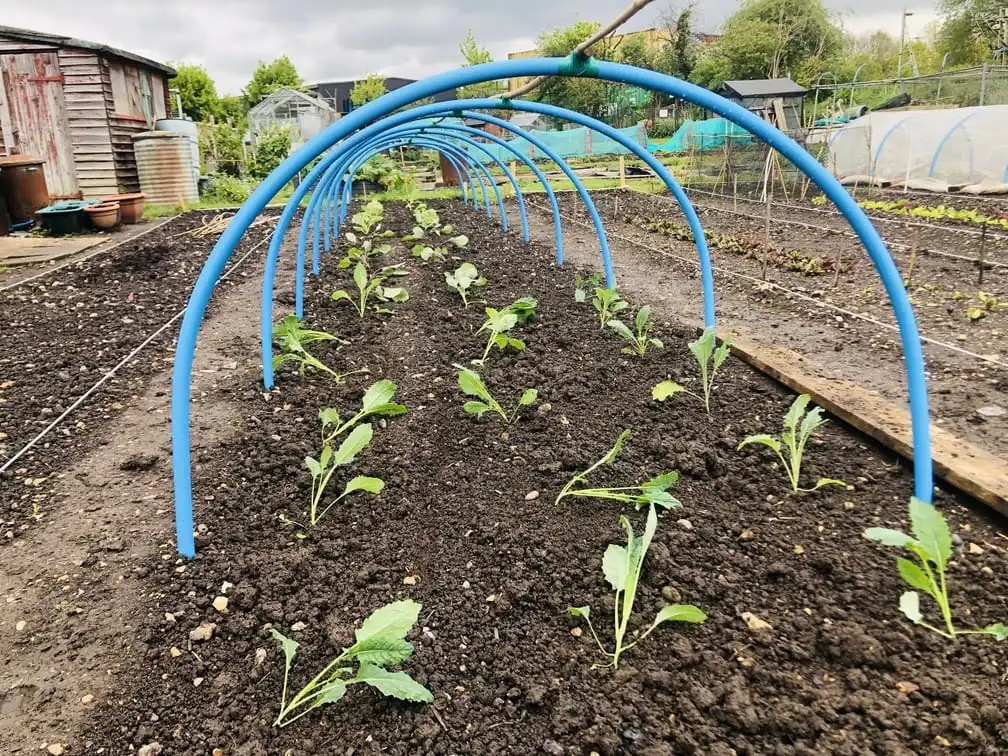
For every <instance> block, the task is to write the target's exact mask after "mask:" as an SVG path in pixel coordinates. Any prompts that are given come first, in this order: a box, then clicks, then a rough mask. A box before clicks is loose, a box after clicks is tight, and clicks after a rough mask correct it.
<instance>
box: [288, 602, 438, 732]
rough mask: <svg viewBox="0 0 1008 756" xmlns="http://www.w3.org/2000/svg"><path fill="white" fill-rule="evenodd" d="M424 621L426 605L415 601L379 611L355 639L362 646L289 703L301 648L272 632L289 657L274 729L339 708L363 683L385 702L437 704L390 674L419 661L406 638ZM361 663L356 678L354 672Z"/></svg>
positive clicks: (347, 653) (353, 648)
mask: <svg viewBox="0 0 1008 756" xmlns="http://www.w3.org/2000/svg"><path fill="white" fill-rule="evenodd" d="M419 616H420V604H418V603H416V602H415V601H409V600H407V601H396V602H393V603H391V604H386V605H385V606H383V607H382V608H380V609H377V610H375V611H374V612H372V614H371V616H370V617H368V618H367V619H366V620H364V624H363V625H361V627H360V629H359V630H357V631H356V632H355V633H354V636H355V641H356V642H355V643H354V644H353V645H352V646H350V647H349V648H344V649H343V652H342V653H341V654H340V655H339V656H337V657H336V658H335V659H333V660H332V661H331V662H329V664H327V665H326V666H325V668H324V669H323V670H322V671H321V672H319V673H318V674H317V675H315V677H313V678H312V679H311V681H310V682H309V683H308V684H307V685H305V686H304V687H303V688H302V689H301V690H299V691H298V692H297V693H296V694H295V695H294V696H293V697H292V698H291V700H290V701H288V700H287V685H288V680H289V678H290V670H291V666H292V665H293V663H294V656H295V654H297V650H298V646H299V644H298V642H297V641H295V640H293V639H292V638H288V637H287V636H286V635H284V634H283V633H281V632H279V631H278V630H276V629H275V628H271V629H270V632H271V633H273V637H274V638H276V640H277V641H279V643H280V649H281V651H282V652H283V655H284V679H283V689H282V692H281V694H280V714H279V715H278V716H277V718H276V720H275V721H274V722H273V726H274V727H286V726H287V725H289V724H290V723H291V722H293V721H295V720H297V719H300V718H301V717H303V716H304V715H305V714H308V713H310V712H311V711H314V710H315V709H317V708H319V707H320V706H324V705H325V704H331V703H336V702H337V701H339V700H340V699H341V698H343V696H344V695H346V692H347V688H348V687H349V686H351V685H356V684H358V683H364V684H366V685H370V686H371V687H372V688H374V689H375V690H377V691H378V692H379V693H381V694H382V695H383V696H390V697H392V698H398V699H400V700H402V701H415V702H419V703H430V702H431V701H433V700H434V696H433V695H432V694H431V692H430V691H429V690H427V688H425V687H424V686H423V685H421V684H420V683H418V682H417V681H416V680H414V679H413V678H412V677H410V676H409V675H408V674H407V673H405V672H390V671H389V670H388V669H387V667H392V666H395V665H396V664H402V663H403V662H404V661H406V660H407V659H409V658H410V656H412V655H413V644H412V643H410V642H409V641H408V640H406V635H407V634H408V633H409V631H410V630H411V629H412V628H413V625H415V624H416V621H417V618H418V617H419ZM355 662H356V664H357V671H356V674H354V670H353V668H352V667H351V666H350V665H351V664H353V663H355Z"/></svg>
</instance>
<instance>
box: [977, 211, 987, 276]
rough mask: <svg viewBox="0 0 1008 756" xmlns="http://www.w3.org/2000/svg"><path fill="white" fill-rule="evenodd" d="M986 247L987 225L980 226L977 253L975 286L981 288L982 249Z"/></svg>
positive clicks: (982, 270)
mask: <svg viewBox="0 0 1008 756" xmlns="http://www.w3.org/2000/svg"><path fill="white" fill-rule="evenodd" d="M986 246H987V223H986V222H985V223H984V224H983V225H982V226H980V251H979V253H977V267H978V268H979V270H978V272H977V286H983V272H984V247H986Z"/></svg>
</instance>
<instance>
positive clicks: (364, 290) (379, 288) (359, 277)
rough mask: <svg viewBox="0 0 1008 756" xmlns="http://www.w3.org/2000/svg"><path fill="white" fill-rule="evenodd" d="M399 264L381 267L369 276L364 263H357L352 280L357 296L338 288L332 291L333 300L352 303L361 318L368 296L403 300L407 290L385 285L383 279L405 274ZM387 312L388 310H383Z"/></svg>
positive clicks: (391, 300) (393, 300) (388, 299)
mask: <svg viewBox="0 0 1008 756" xmlns="http://www.w3.org/2000/svg"><path fill="white" fill-rule="evenodd" d="M401 266H402V263H399V265H390V266H388V267H386V268H382V269H381V270H380V271H378V272H377V273H375V274H374V275H373V276H369V275H368V272H367V268H365V267H364V263H357V265H356V266H355V267H354V273H353V280H354V283H355V284H357V292H358V298H357V299H356V300H355V299H354V298H352V297H351V296H350V295H349V294H348V293H347V292H346V291H345V290H343V289H340V290H339V291H334V292H333V293H332V300H333V301H334V302H340V301H344V300H345V301H347V302H349V303H350V304H351V305H353V307H354V309H355V310H357V313H358V314H359V315H360V317H361V318H363V317H364V313H365V312H366V311H367V300H368V298H369V297H372V296H373V297H374V298H375V299H378V300H381V301H382V302H405V301H406V300H407V299H409V292H407V291H406V289H404V288H402V287H401V286H385V285H384V284H385V279H387V278H390V277H392V276H399V275H405V274H406V272H405V271H404V270H402V269H401ZM383 312H389V310H383Z"/></svg>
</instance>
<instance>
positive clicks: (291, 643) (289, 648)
mask: <svg viewBox="0 0 1008 756" xmlns="http://www.w3.org/2000/svg"><path fill="white" fill-rule="evenodd" d="M270 632H271V633H272V634H273V637H274V638H275V639H276V640H278V641H280V650H281V651H283V655H284V666H285V667H286V668H287V669H290V666H291V664H292V663H293V662H294V656H295V654H297V650H298V648H299V647H300V645H301V644H299V643H298V642H297V641H296V640H294V639H293V638H288V637H287V636H286V635H284V634H283V633H281V632H280V631H279V630H277V629H276V628H275V627H271V628H270Z"/></svg>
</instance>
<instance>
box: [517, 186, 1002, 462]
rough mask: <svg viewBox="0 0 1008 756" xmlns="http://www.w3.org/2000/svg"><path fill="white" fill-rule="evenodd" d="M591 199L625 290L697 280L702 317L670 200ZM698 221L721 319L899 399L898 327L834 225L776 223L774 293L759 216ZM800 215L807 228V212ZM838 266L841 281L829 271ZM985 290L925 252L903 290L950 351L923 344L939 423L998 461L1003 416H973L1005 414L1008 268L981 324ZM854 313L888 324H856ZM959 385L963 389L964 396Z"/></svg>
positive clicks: (962, 250) (922, 322) (578, 216)
mask: <svg viewBox="0 0 1008 756" xmlns="http://www.w3.org/2000/svg"><path fill="white" fill-rule="evenodd" d="M594 197H595V201H596V206H597V207H598V209H599V212H600V213H601V214H602V216H603V220H604V221H605V225H606V229H607V231H608V232H610V233H611V234H613V235H614V241H613V243H614V244H615V245H616V247H615V249H616V252H615V254H614V260H615V264H616V265H617V272H618V278H620V286H621V287H623V288H626V287H627V286H630V285H632V284H633V283H634V282H633V280H632V279H633V278H634V277H635V276H637V277H640V276H641V275H645V276H648V277H649V278H650V279H654V278H655V276H656V275H659V274H660V275H661V276H662V277H669V276H671V277H672V278H673V279H675V281H677V283H678V286H679V287H680V288H682V285H683V284H684V283H692V284H695V285H694V286H693V289H695V292H696V293H691V294H690V295H689V296H690V298H691V300H695V301H692V302H691V303H689V306H690V307H692V309H694V310H697V311H698V310H699V305H700V294H699V283H698V282H694V281H692V280H691V279H692V278H694V277H696V270H697V268H698V266H697V264H696V262H695V260H696V248H695V246H694V244H693V241H692V237H691V236H687V237H686V238H683V234H682V229H683V224H684V219H683V216H682V214H681V213H680V212H679V210H678V207H677V206H676V205H675V203H673V202H670V201H669V200H668V199H667V198H665V197H661V196H652V195H647V194H642V193H639V192H627V191H607V192H596V193H595V194H594ZM533 202H534V203H535V206H536V207H537V208H538V209H539V210H540V211H545V212H540V213H538V216H539V219H540V225H542V224H543V223H545V225H546V226H548V228H542V229H540V233H539V238H548V239H550V240H551V239H552V238H553V231H552V216H551V215H550V213H549V210H548V205H546V203H545V202H544V201H543V200H541V199H537V200H533ZM560 202H561V210H562V212H563V213H564V215H565V216H566V217H568V218H570V219H573V220H576V221H582V222H585V221H587V214H586V213H585V211H584V205H583V204H582V203H581V202H580V199H578V198H576V197H574V196H572V195H571V194H569V193H565V194H563V195H561V196H560ZM701 202H703V203H707V202H709V198H701ZM722 204H730V203H723V202H722ZM512 215H514V214H513V213H512ZM700 216H701V223H702V225H703V227H704V229H705V230H706V231H708V232H710V237H709V239H708V241H709V244H710V246H711V257H712V260H713V263H714V265H715V266H716V267H718V268H720V269H721V271H722V272H719V273H716V274H715V295H716V296H715V300H716V303H717V310H718V316H719V317H723V318H724V320H723V322H726V323H728V324H729V325H737V326H738V327H739V328H741V329H742V330H743V331H744V332H745V333H747V334H748V335H750V336H752V337H754V338H757V339H761V340H763V341H765V342H768V343H773V344H775V345H777V346H786V347H788V348H791V349H795V350H797V351H799V352H801V353H803V354H806V355H808V356H810V357H812V358H813V359H815V360H817V361H818V362H819V363H821V364H824V365H827V366H829V367H830V369H832V368H833V367H834V366H835V367H836V369H837V370H838V371H840V372H843V370H844V369H845V370H847V373H846V374H845V375H844V377H846V378H848V379H850V380H855V381H857V382H858V383H860V384H862V385H865V386H866V387H868V388H871V389H873V390H876V391H879V392H880V393H882V394H883V395H885V396H887V397H889V398H891V399H894V400H897V401H905V388H904V381H903V366H902V348H901V346H900V341H899V335H898V333H897V331H896V330H894V327H895V322H896V321H895V318H894V317H893V315H892V311H891V309H890V307H889V303H888V302H889V300H888V297H887V295H886V293H885V291H884V289H883V287H882V284H881V281H880V279H879V277H878V274H877V273H876V272H875V269H874V267H873V266H872V264H871V261H870V260H869V259H868V256H867V254H866V253H865V252H864V249H863V248H862V247H860V246H859V242H858V241H857V240H855V239H850V238H847V237H844V236H840V235H838V234H837V233H836V228H834V226H836V224H835V222H831V223H830V224H829V225H828V226H824V227H823V228H822V229H821V230H819V231H816V230H812V229H803V228H796V227H794V226H789V225H786V224H783V223H773V224H772V225H771V238H772V245H771V248H769V251H770V254H769V259H770V264H769V265H768V268H767V272H766V279H765V280H766V281H767V282H769V283H771V284H776V285H778V286H781V287H784V290H781V289H779V288H775V287H774V286H771V285H768V284H767V283H763V280H764V276H763V270H762V259H763V256H764V254H765V253H766V252H767V251H768V248H767V247H766V245H765V244H764V238H765V221H764V220H762V219H759V220H757V219H746V218H741V217H738V216H734V215H731V214H728V213H723V212H717V211H716V210H712V209H706V210H701V211H700ZM800 219H801V220H802V221H811V220H812V219H810V218H808V217H807V216H802V217H801V218H800ZM880 230H881V231H882V232H883V233H884V234H885V235H886V238H887V241H890V242H891V241H894V240H896V239H903V240H904V241H906V239H907V238H908V237H907V235H906V234H901V233H899V232H898V229H897V230H894V229H893V228H890V227H889V226H885V227H882V228H880ZM588 233H589V235H590V236H591V237H592V238H591V240H590V241H589V243H590V244H592V245H593V246H594V247H595V249H594V250H592V249H589V250H588V252H589V254H591V255H592V256H593V262H594V261H595V260H597V258H598V254H597V242H595V241H594V236H593V232H591V231H589V232H588ZM929 233H930V234H931V236H930V237H928V238H929V239H930V241H929V244H930V245H931V246H930V247H929V249H931V250H935V251H943V252H948V253H952V254H961V255H965V256H967V257H969V256H971V255H972V254H973V252H971V246H970V245H973V244H975V243H976V240H974V239H972V238H967V237H963V236H962V235H959V236H956V235H954V234H945V235H942V234H941V233H940V232H929ZM616 237H621V238H622V240H625V241H630V242H638V243H641V244H644V245H646V248H643V249H639V250H637V251H633V250H631V249H628V247H630V246H632V245H628V244H625V243H623V242H622V241H621V240H620V239H617V238H616ZM892 251H893V257H894V259H895V261H896V264H897V266H898V267H899V268H900V270H901V272H902V273H903V275H904V278H908V277H909V275H908V274H909V251H907V250H905V249H898V248H895V247H894V248H893V249H892ZM1006 254H1008V253H1006ZM575 259H577V258H576V257H575ZM837 259H839V260H840V266H841V273H840V275H839V277H837V276H836V274H835V270H836V261H837ZM1005 260H1006V261H1008V256H1006V257H1005ZM621 264H622V266H623V269H622V270H620V265H621ZM595 267H597V263H596V264H595ZM649 271H653V272H649ZM810 271H811V272H810ZM655 280H656V281H657V280H658V279H655ZM637 283H640V282H637ZM645 283H646V282H645ZM980 288H981V287H980V286H978V284H977V269H976V265H975V263H974V262H972V261H970V260H957V259H954V258H949V257H942V256H938V255H936V254H928V253H927V252H925V251H924V248H923V247H922V251H921V253H920V254H918V255H917V257H916V261H915V264H914V269H913V276H912V281H911V286H910V287H908V293H909V294H910V297H911V301H912V303H913V305H914V312H915V315H916V318H917V322H918V326H919V328H920V331H921V334H922V335H923V336H924V337H927V338H930V339H934V340H935V341H937V342H941V343H942V344H947V345H951V347H952V348H948V347H944V346H941V345H939V344H930V343H925V344H924V351H925V356H926V359H927V368H928V371H929V380H930V388H931V395H932V402H933V406H934V409H935V416H936V418H937V419H938V421H939V422H942V423H945V424H946V427H947V429H948V430H950V431H952V432H954V433H956V434H958V435H960V436H961V437H963V438H967V439H969V440H971V441H974V442H976V443H978V444H979V445H980V446H982V447H984V448H985V449H986V450H987V451H988V452H991V453H993V454H995V455H999V456H1004V455H1008V412H1003V413H1002V414H1001V415H995V416H985V415H982V414H980V413H978V410H979V409H981V408H984V407H990V406H994V407H1000V408H1002V409H1005V410H1008V405H1006V404H1005V393H1006V391H1008V369H1006V368H1005V367H1004V366H1003V365H1004V363H1008V353H1006V352H1005V350H1003V349H1002V348H1001V344H1002V342H1003V339H1004V335H1005V333H1006V331H1008V307H1005V306H1004V305H1005V304H1006V303H1008V267H990V268H988V269H987V270H985V272H984V282H983V284H982V289H983V291H985V292H986V293H987V294H989V295H992V296H993V297H995V299H996V300H997V304H996V305H994V306H992V307H991V308H990V309H987V310H985V312H984V316H983V317H982V318H980V319H978V320H975V321H971V320H970V318H969V316H968V315H967V308H968V307H974V306H979V307H982V306H983V305H982V303H981V302H980V300H979V299H978V297H977V292H978V290H979V289H980ZM673 290H674V289H673ZM691 291H692V290H691ZM683 307H684V308H685V307H686V305H683ZM836 308H839V309H836ZM852 313H853V314H856V315H859V316H866V317H868V318H871V319H873V320H875V321H877V322H878V323H881V324H884V325H876V324H873V323H871V322H867V321H865V320H861V319H859V318H854V317H852V316H851V314H852ZM885 326H890V327H889V328H887V327H885ZM834 353H835V354H834ZM975 355H981V356H982V357H988V358H990V360H984V359H978V358H977V357H976V356H975ZM999 363H1000V364H999ZM852 371H853V372H852ZM966 386H968V387H969V391H965V390H964V387H966Z"/></svg>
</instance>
